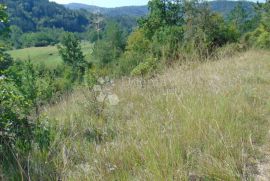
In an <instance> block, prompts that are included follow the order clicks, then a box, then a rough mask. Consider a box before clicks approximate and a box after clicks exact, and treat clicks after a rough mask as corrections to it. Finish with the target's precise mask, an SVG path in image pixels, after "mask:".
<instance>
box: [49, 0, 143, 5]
mask: <svg viewBox="0 0 270 181" xmlns="http://www.w3.org/2000/svg"><path fill="white" fill-rule="evenodd" d="M50 1H55V2H57V3H61V4H67V3H72V2H73V3H84V4H90V5H96V6H102V7H118V6H130V5H146V4H147V2H148V0H50Z"/></svg>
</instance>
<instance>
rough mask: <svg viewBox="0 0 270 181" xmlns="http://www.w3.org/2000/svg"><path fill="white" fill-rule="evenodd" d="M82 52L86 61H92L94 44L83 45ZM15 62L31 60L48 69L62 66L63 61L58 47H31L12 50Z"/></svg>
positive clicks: (11, 53) (10, 52)
mask: <svg viewBox="0 0 270 181" xmlns="http://www.w3.org/2000/svg"><path fill="white" fill-rule="evenodd" d="M82 50H83V52H84V55H85V56H86V59H88V60H89V59H90V57H91V51H92V44H90V43H82ZM8 53H9V54H10V55H11V56H12V57H13V58H14V59H15V60H28V59H29V58H30V59H31V60H32V61H33V62H34V63H35V64H40V63H41V64H44V65H46V66H48V67H51V68H53V67H56V66H57V65H59V64H61V62H62V59H61V57H60V55H59V53H58V50H57V47H56V46H48V47H31V48H25V49H19V50H12V51H9V52H8Z"/></svg>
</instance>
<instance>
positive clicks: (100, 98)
mask: <svg viewBox="0 0 270 181" xmlns="http://www.w3.org/2000/svg"><path fill="white" fill-rule="evenodd" d="M105 99H106V95H105V94H104V93H103V92H101V93H100V94H99V96H98V97H97V101H98V102H100V103H102V102H104V101H105Z"/></svg>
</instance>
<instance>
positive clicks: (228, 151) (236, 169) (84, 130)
mask: <svg viewBox="0 0 270 181" xmlns="http://www.w3.org/2000/svg"><path fill="white" fill-rule="evenodd" d="M107 89H110V91H111V92H113V93H115V94H117V95H118V96H119V99H120V103H119V104H118V105H117V106H109V105H101V107H99V109H98V110H99V113H98V114H97V113H96V112H95V111H94V110H96V109H97V106H98V105H99V104H96V105H93V103H92V101H93V100H92V99H91V98H92V97H93V96H92V95H91V94H92V93H91V92H90V91H87V90H84V89H79V90H77V91H75V92H74V93H73V94H72V95H71V96H68V97H66V98H64V99H63V100H62V101H60V103H58V104H56V105H53V106H50V107H47V108H45V110H44V114H45V115H47V116H48V118H49V120H51V123H52V124H53V125H54V126H55V128H56V132H55V138H54V141H53V144H52V145H51V149H50V152H49V153H48V154H44V153H33V154H32V155H31V157H32V158H31V159H30V160H33V161H34V160H37V159H39V160H46V165H36V167H35V169H40V170H43V171H44V172H39V176H42V178H43V179H44V178H46V175H47V176H48V177H54V176H55V177H56V175H57V177H61V178H62V179H64V180H196V179H201V180H230V181H231V180H252V179H253V178H254V177H255V175H256V174H258V173H257V165H258V163H259V161H260V160H263V158H264V155H263V154H262V153H261V152H260V151H259V148H260V147H261V146H262V145H265V144H266V143H267V142H269V140H267V136H266V135H267V133H268V131H269V121H270V120H269V116H270V91H269V90H270V52H265V51H249V52H246V53H242V54H239V55H238V56H235V57H233V58H228V59H224V60H220V61H216V62H207V63H203V64H200V63H193V64H190V65H184V66H181V67H176V68H171V69H168V70H167V71H165V73H163V74H162V75H159V76H156V77H155V78H153V79H151V80H148V81H147V82H146V83H145V86H144V87H143V88H142V86H141V84H140V83H139V81H138V80H136V79H131V80H129V79H123V80H118V81H116V82H115V85H114V86H111V87H107ZM49 168H50V169H52V168H54V169H55V170H56V171H57V172H56V173H54V174H52V175H48V174H47V173H46V171H48V172H49V171H50V169H49Z"/></svg>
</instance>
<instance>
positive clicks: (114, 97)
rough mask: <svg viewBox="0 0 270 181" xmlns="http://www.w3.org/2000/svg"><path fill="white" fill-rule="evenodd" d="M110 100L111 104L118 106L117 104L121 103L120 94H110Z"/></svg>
mask: <svg viewBox="0 0 270 181" xmlns="http://www.w3.org/2000/svg"><path fill="white" fill-rule="evenodd" d="M108 101H109V104H110V105H111V106H116V105H117V104H119V102H120V101H119V98H118V96H117V95H115V94H111V95H109V96H108Z"/></svg>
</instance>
